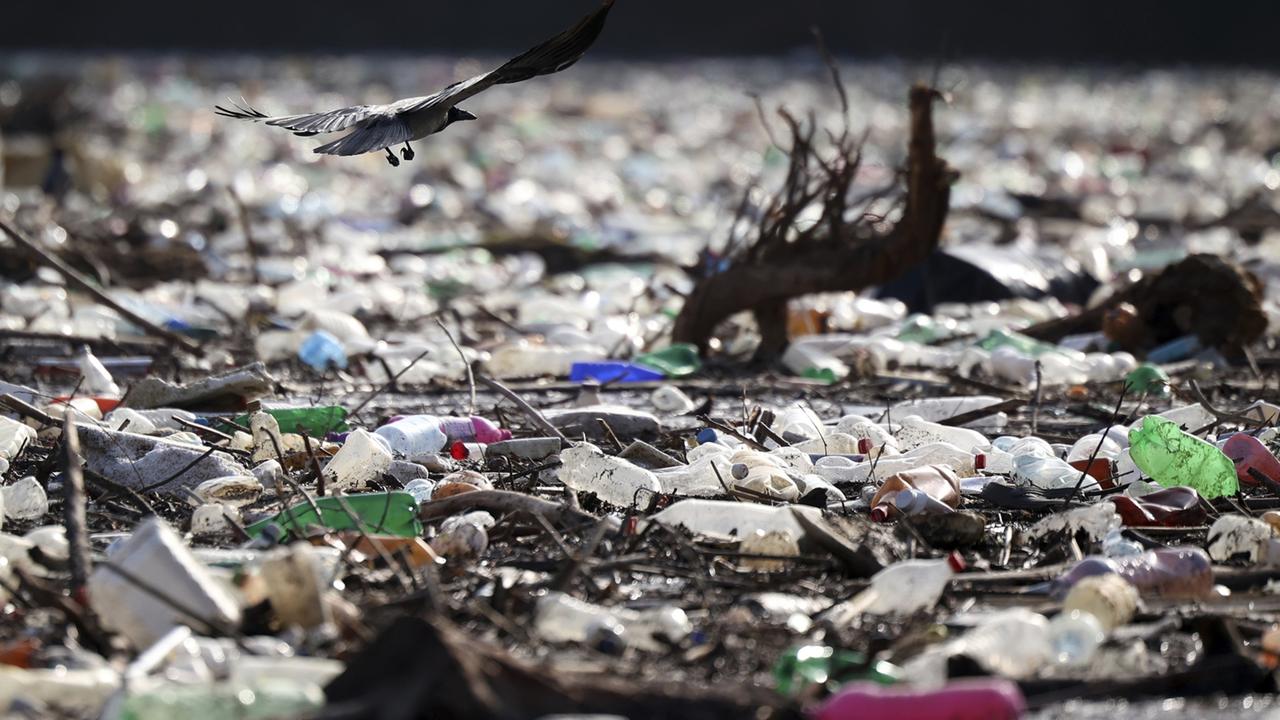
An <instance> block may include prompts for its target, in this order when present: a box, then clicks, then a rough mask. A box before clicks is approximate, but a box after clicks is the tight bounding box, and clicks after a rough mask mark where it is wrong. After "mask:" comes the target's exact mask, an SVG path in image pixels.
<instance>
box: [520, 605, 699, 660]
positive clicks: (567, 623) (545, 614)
mask: <svg viewBox="0 0 1280 720" xmlns="http://www.w3.org/2000/svg"><path fill="white" fill-rule="evenodd" d="M600 628H608V629H609V630H611V631H612V634H613V635H615V636H616V637H618V638H619V639H621V640H622V641H623V642H624V643H625V644H628V645H634V646H635V647H638V648H641V649H645V650H658V649H661V647H662V645H661V644H660V643H659V642H658V636H659V635H660V636H662V637H665V638H666V639H668V640H671V641H673V642H679V641H680V640H682V639H684V637H685V636H686V635H688V634H689V633H690V632H691V631H692V629H693V626H692V625H691V624H690V622H689V618H688V616H687V615H685V612H684V611H683V610H681V609H680V608H678V607H674V606H662V607H656V608H649V609H646V610H631V609H629V608H606V607H602V606H600V605H592V604H591V603H587V602H583V601H581V600H578V599H577V598H574V597H571V596H569V595H566V594H564V593H561V592H550V593H547V594H546V595H544V596H543V597H542V598H540V599H539V600H538V604H537V609H536V611H535V614H534V629H535V630H536V631H537V633H538V634H539V635H541V636H542V637H543V638H545V639H547V640H549V641H551V642H575V643H582V642H587V641H589V640H591V639H592V637H593V636H595V635H596V634H597V633H598V631H599V629H600Z"/></svg>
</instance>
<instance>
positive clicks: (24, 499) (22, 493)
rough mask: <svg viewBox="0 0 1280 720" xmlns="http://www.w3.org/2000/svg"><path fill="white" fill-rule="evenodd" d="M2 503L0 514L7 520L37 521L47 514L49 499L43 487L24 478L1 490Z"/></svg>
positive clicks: (36, 481) (29, 478)
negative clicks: (2, 492) (2, 494)
mask: <svg viewBox="0 0 1280 720" xmlns="http://www.w3.org/2000/svg"><path fill="white" fill-rule="evenodd" d="M3 491H4V502H3V505H2V509H0V513H2V514H3V517H4V518H6V519H9V520H24V521H25V520H38V519H40V518H42V517H44V516H45V513H47V512H49V498H48V496H47V495H46V494H45V490H44V486H43V485H41V484H40V482H39V481H38V480H36V479H35V478H34V477H25V478H22V479H21V480H19V481H17V482H15V483H13V484H12V485H8V486H6V487H4V488H3Z"/></svg>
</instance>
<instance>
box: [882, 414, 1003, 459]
mask: <svg viewBox="0 0 1280 720" xmlns="http://www.w3.org/2000/svg"><path fill="white" fill-rule="evenodd" d="M894 420H895V421H897V422H898V423H899V424H900V427H899V429H898V431H897V432H896V433H894V437H896V438H897V440H898V447H899V448H901V449H902V450H904V451H906V450H910V449H911V448H914V447H919V446H920V445H927V444H929V443H935V442H943V443H951V444H952V445H954V446H956V447H958V448H987V447H990V446H991V442H990V441H989V440H988V439H987V437H986V436H985V435H983V434H982V433H980V432H978V431H976V430H969V429H968V428H959V427H950V426H948V425H939V424H938V423H932V422H929V421H928V420H925V419H923V418H921V417H920V416H919V415H911V416H908V417H905V418H902V419H900V420H899V419H898V418H894Z"/></svg>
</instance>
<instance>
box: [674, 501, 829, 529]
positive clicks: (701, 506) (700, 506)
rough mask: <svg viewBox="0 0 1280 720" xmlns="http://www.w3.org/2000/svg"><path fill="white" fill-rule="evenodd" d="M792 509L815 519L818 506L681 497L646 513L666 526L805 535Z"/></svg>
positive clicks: (817, 515) (819, 514)
mask: <svg viewBox="0 0 1280 720" xmlns="http://www.w3.org/2000/svg"><path fill="white" fill-rule="evenodd" d="M795 513H799V514H802V515H804V516H805V517H807V518H809V519H811V520H814V521H817V520H820V519H821V518H822V511H821V510H819V509H818V508H813V507H806V506H803V505H791V506H781V507H771V506H769V505H758V504H756V503H747V502H735V501H732V500H698V499H694V500H681V501H680V502H677V503H674V504H672V505H671V506H670V507H668V508H666V509H665V510H662V511H661V512H659V513H656V514H654V515H652V516H650V518H649V520H650V521H652V522H656V523H659V524H661V525H665V526H667V527H684V528H686V529H688V530H689V531H690V532H694V533H703V534H707V535H720V536H725V537H738V538H744V537H746V536H748V535H750V534H752V533H754V532H756V531H757V530H761V531H763V532H773V531H775V530H777V531H786V532H789V533H791V535H792V537H796V538H801V537H804V536H805V530H804V527H803V526H802V525H801V524H800V522H799V521H797V520H796V518H795V515H794V514H795Z"/></svg>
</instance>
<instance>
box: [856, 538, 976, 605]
mask: <svg viewBox="0 0 1280 720" xmlns="http://www.w3.org/2000/svg"><path fill="white" fill-rule="evenodd" d="M964 568H965V563H964V558H963V557H961V556H960V554H959V553H951V554H950V555H948V556H947V557H945V558H942V559H940V560H903V561H901V562H897V563H894V564H893V565H890V566H889V567H887V568H885V569H883V570H881V571H880V572H878V573H876V574H875V575H872V576H871V585H870V586H869V587H868V588H867V589H866V590H863V591H862V592H860V593H858V594H857V595H856V596H854V598H853V599H852V600H850V601H849V604H850V606H851V609H854V608H856V610H855V611H856V612H866V613H871V614H873V615H910V614H911V613H913V612H916V611H917V610H925V609H928V608H931V607H933V606H934V605H937V604H938V599H939V598H941V597H942V591H943V590H944V589H946V587H947V582H949V581H950V580H951V576H952V575H954V574H956V573H958V572H960V571H962V570H964ZM837 607H839V606H837Z"/></svg>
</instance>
